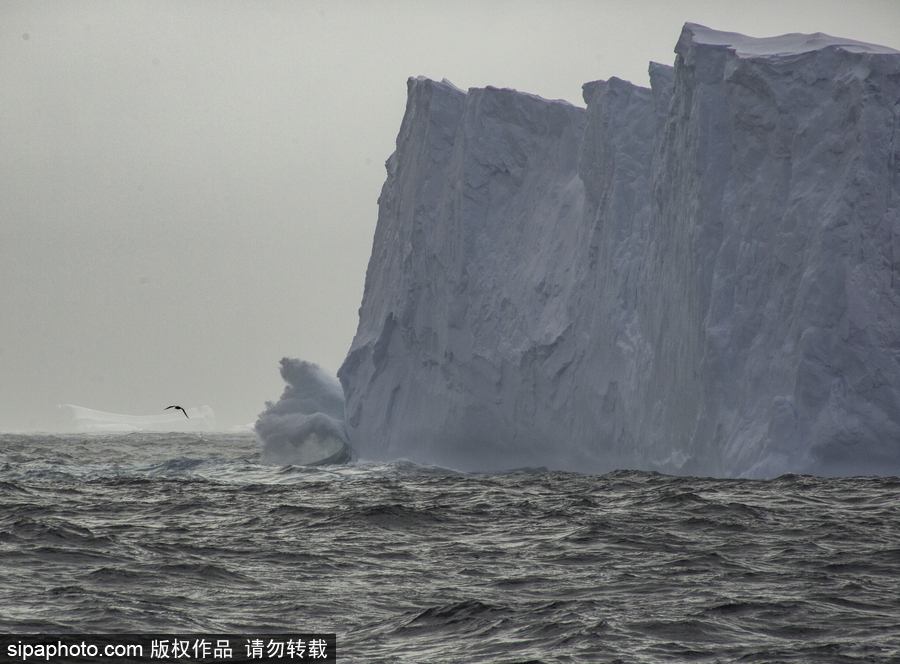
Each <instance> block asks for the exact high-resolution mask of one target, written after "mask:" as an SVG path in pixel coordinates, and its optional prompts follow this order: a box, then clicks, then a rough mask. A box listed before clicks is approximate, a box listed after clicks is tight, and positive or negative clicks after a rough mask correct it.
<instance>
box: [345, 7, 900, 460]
mask: <svg viewBox="0 0 900 664" xmlns="http://www.w3.org/2000/svg"><path fill="white" fill-rule="evenodd" d="M675 53H676V58H675V62H674V67H669V66H666V65H662V64H656V63H651V65H650V83H651V86H650V88H642V87H639V86H636V85H633V84H631V83H629V82H626V81H623V80H619V79H616V78H612V79H610V80H608V81H596V82H592V83H588V84H586V85H585V86H584V101H585V104H586V108H579V107H576V106H573V105H571V104H568V103H566V102H562V101H551V100H545V99H541V98H539V97H536V96H533V95H528V94H524V93H520V92H516V91H514V90H507V89H496V88H491V87H487V88H484V89H476V88H473V89H470V90H468V91H465V92H464V91H461V90H459V89H457V88H456V87H454V86H453V85H452V84H451V83H449V82H448V81H446V80H445V81H442V82H436V81H432V80H429V79H426V78H422V77H420V78H415V79H410V80H409V81H408V84H407V86H408V101H407V106H406V111H405V114H404V117H403V121H402V124H401V128H400V132H399V135H398V137H397V144H396V150H395V152H394V153H393V154H392V155H391V157H390V158H389V159H388V160H387V163H386V169H387V180H386V182H385V184H384V186H383V189H382V192H381V196H380V198H379V201H378V204H379V212H378V222H377V226H376V230H375V236H374V240H373V248H372V256H371V259H370V262H369V265H368V269H367V273H366V283H365V290H364V294H363V298H362V304H361V306H360V312H359V326H358V329H357V333H356V336H355V338H354V340H353V343H352V346H351V348H350V350H349V353H348V355H347V358H346V360H345V361H344V363H343V365H342V366H341V368H340V370H339V371H338V377H339V378H340V381H341V384H342V386H343V391H344V397H345V403H346V406H345V416H346V420H345V432H346V436H347V439H348V440H349V442H350V443H351V444H352V445H353V448H354V449H355V451H356V452H357V453H358V454H359V455H360V456H363V457H365V458H371V459H376V460H378V459H383V460H386V459H396V458H399V457H405V458H408V459H411V460H413V461H418V462H422V463H439V464H444V465H451V466H454V467H458V468H462V469H470V470H490V469H499V468H511V467H521V466H547V467H550V468H560V469H570V470H586V471H590V472H604V471H608V470H613V469H615V468H633V469H645V470H659V471H662V472H667V473H678V474H692V475H715V476H746V477H766V476H773V475H777V474H781V473H785V472H794V473H813V474H819V475H850V474H900V271H898V270H900V52H897V51H894V50H892V49H888V48H885V47H880V46H874V45H869V44H864V43H862V42H856V41H852V40H846V39H838V38H833V37H829V36H827V35H822V34H815V35H785V36H782V37H774V38H768V39H754V38H750V37H745V36H743V35H737V34H735V33H726V32H719V31H715V30H711V29H709V28H705V27H703V26H698V25H694V24H690V23H688V24H686V25H685V26H684V28H683V30H682V33H681V37H680V39H679V40H678V42H677V45H676V48H675Z"/></svg>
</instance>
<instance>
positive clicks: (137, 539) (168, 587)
mask: <svg viewBox="0 0 900 664" xmlns="http://www.w3.org/2000/svg"><path fill="white" fill-rule="evenodd" d="M0 632H4V633H7V634H10V633H12V634H28V633H31V634H34V633H47V634H77V633H82V634H84V633H88V634H98V633H173V634H174V633H178V634H189V633H197V634H202V633H208V634H213V633H216V634H224V633H227V634H246V635H252V634H259V633H293V632H298V633H300V632H302V633H318V632H322V633H335V634H336V635H337V659H338V661H341V662H366V663H378V662H398V663H399V662H402V663H410V664H412V663H417V664H418V663H430V662H434V663H436V664H437V663H440V664H450V663H455V662H460V663H461V662H466V663H471V662H492V663H493V662H496V663H503V664H513V663H524V662H531V663H536V662H543V663H546V664H549V663H550V662H573V663H574V662H586V663H587V662H590V663H596V662H629V663H630V662H667V661H674V662H737V661H740V662H866V663H875V662H897V661H900V480H898V478H893V477H891V478H873V477H856V478H848V479H823V478H817V477H806V476H795V475H786V476H783V477H779V478H777V479H772V480H735V479H709V478H697V477H671V476H666V475H660V474H657V473H652V472H636V471H618V472H614V473H611V474H607V475H602V476H597V475H585V474H577V473H564V472H548V471H546V470H544V469H522V470H519V471H510V472H506V473H493V474H472V473H461V472H456V471H454V470H451V469H446V468H438V467H429V466H421V465H417V464H414V463H410V462H407V461H397V462H394V463H388V464H383V463H367V462H364V461H359V462H354V463H351V464H348V465H343V466H329V467H317V468H314V467H295V466H285V467H268V466H261V465H260V464H259V444H258V443H257V441H256V439H255V438H254V437H253V436H252V435H251V434H249V433H243V432H242V433H216V434H207V433H204V434H196V433H191V434H159V433H130V434H115V435H114V434H102V435H101V434H95V435H84V434H80V435H47V434H29V435H19V434H2V435H0Z"/></svg>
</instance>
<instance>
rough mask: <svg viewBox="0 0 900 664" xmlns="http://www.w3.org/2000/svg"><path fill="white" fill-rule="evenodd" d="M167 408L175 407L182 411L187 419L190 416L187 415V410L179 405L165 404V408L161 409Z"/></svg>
mask: <svg viewBox="0 0 900 664" xmlns="http://www.w3.org/2000/svg"><path fill="white" fill-rule="evenodd" d="M169 408H177V409H178V410H180V411H181V412H182V413H184V416H185V417H187V418H188V419H191V418H190V417H188V414H187V411H186V410H185V409H184V408H182V407H181V406H166V407H165V408H163V410H169Z"/></svg>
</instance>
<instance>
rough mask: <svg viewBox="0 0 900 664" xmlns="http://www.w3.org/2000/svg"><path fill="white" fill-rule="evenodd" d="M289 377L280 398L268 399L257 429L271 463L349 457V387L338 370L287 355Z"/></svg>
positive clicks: (318, 461)
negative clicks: (344, 387)
mask: <svg viewBox="0 0 900 664" xmlns="http://www.w3.org/2000/svg"><path fill="white" fill-rule="evenodd" d="M281 377H282V378H283V379H284V381H285V382H286V383H287V386H286V387H285V388H284V393H283V394H282V395H281V398H280V399H279V400H278V401H277V402H275V403H272V402H266V410H265V411H263V412H262V413H260V415H259V419H257V420H256V424H255V425H254V431H255V433H256V435H257V437H258V438H259V440H260V443H261V444H262V451H261V461H262V463H263V464H265V465H269V466H283V465H287V464H293V465H297V466H316V465H324V464H336V463H344V462H346V461H349V460H350V458H351V456H352V451H351V448H350V445H349V443H348V441H347V435H346V433H345V430H344V393H343V391H342V389H341V384H340V383H339V382H338V379H337V378H336V377H335V376H332V375H329V374H328V373H327V372H326V371H325V370H324V369H322V368H321V367H320V366H319V365H317V364H314V363H313V362H306V361H304V360H297V359H291V358H287V357H285V358H282V360H281Z"/></svg>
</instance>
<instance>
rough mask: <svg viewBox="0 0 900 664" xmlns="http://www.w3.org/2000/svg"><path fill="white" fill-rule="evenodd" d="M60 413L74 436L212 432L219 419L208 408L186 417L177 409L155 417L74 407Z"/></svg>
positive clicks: (63, 426)
mask: <svg viewBox="0 0 900 664" xmlns="http://www.w3.org/2000/svg"><path fill="white" fill-rule="evenodd" d="M58 409H59V413H60V419H59V426H60V429H61V430H62V431H65V432H73V433H117V432H122V433H124V432H128V431H212V430H214V429H215V428H216V416H215V413H213V410H212V408H210V407H209V406H202V407H200V408H187V409H186V411H187V417H185V415H184V413H182V412H181V411H180V410H174V409H173V410H167V411H164V412H162V413H159V414H156V415H120V414H117V413H105V412H103V411H100V410H92V409H91V408H84V407H82V406H73V405H71V404H64V405H61V406H58Z"/></svg>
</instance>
